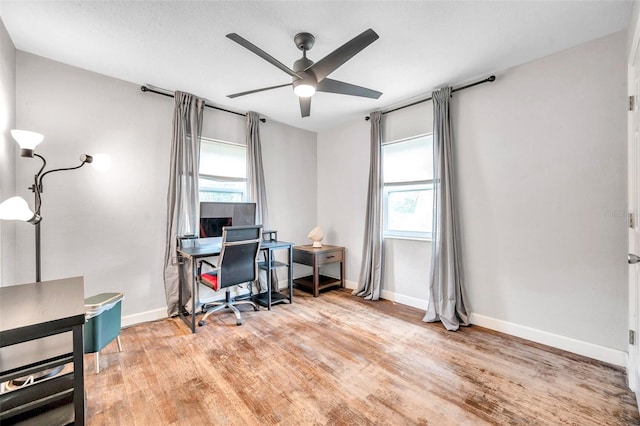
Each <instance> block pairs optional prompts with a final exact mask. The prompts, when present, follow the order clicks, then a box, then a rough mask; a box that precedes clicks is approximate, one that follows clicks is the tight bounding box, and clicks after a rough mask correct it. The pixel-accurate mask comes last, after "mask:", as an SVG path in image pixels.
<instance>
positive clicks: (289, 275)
mask: <svg viewBox="0 0 640 426" xmlns="http://www.w3.org/2000/svg"><path fill="white" fill-rule="evenodd" d="M288 278H289V303H293V246H289V274H288Z"/></svg>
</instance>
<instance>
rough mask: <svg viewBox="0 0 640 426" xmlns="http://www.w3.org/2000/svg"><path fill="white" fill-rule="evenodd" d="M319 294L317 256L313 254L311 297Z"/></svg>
mask: <svg viewBox="0 0 640 426" xmlns="http://www.w3.org/2000/svg"><path fill="white" fill-rule="evenodd" d="M319 295H320V266H318V256H313V297H318V296H319Z"/></svg>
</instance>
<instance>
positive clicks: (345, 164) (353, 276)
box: [317, 117, 370, 287]
mask: <svg viewBox="0 0 640 426" xmlns="http://www.w3.org/2000/svg"><path fill="white" fill-rule="evenodd" d="M369 127H370V126H369V123H368V122H366V121H364V117H363V118H362V120H358V121H354V122H351V123H348V124H346V125H343V126H341V127H338V128H335V129H333V130H330V131H326V132H321V133H319V134H318V215H317V222H318V225H319V226H320V227H321V228H322V229H323V231H324V233H325V237H324V240H323V241H322V242H323V244H324V243H326V244H332V245H339V246H344V247H345V257H346V261H345V279H346V280H347V286H348V287H354V286H355V284H356V283H357V282H358V276H359V275H360V267H361V261H362V242H363V235H364V217H365V214H366V203H367V185H368V179H369V142H368V140H369ZM329 273H335V271H330V272H329Z"/></svg>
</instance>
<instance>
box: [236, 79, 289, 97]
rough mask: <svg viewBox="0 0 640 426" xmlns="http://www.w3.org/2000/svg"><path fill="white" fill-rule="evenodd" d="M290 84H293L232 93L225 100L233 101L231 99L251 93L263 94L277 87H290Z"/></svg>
mask: <svg viewBox="0 0 640 426" xmlns="http://www.w3.org/2000/svg"><path fill="white" fill-rule="evenodd" d="M292 84H293V83H287V84H280V85H278V86H271V87H263V88H262V89H254V90H247V91H246V92H240V93H233V94H231V95H227V98H231V99H233V98H237V97H238V96H244V95H250V94H252V93H258V92H264V91H265V90H271V89H277V88H279V87H286V86H291V85H292Z"/></svg>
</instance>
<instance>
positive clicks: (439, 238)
mask: <svg viewBox="0 0 640 426" xmlns="http://www.w3.org/2000/svg"><path fill="white" fill-rule="evenodd" d="M450 98H451V87H444V88H442V89H440V90H437V91H435V92H434V93H433V180H434V184H433V186H434V188H433V240H432V242H431V276H430V280H429V302H428V306H427V313H426V314H425V316H424V319H423V321H426V322H434V321H441V322H442V324H443V325H444V326H445V327H446V328H447V330H452V331H455V330H457V329H458V328H459V326H460V325H469V317H468V314H467V307H466V306H465V295H464V280H463V275H462V261H461V258H460V250H461V239H460V231H459V228H460V226H459V223H458V222H459V214H460V212H459V211H458V209H457V206H456V198H455V173H454V168H455V165H454V158H453V135H452V132H451V117H450V112H449V99H450Z"/></svg>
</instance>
